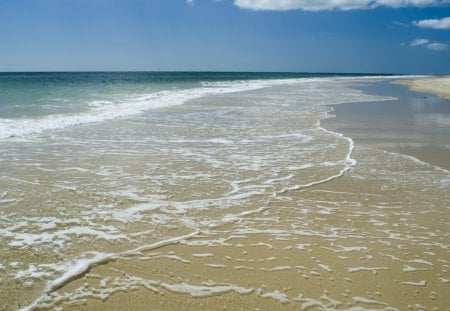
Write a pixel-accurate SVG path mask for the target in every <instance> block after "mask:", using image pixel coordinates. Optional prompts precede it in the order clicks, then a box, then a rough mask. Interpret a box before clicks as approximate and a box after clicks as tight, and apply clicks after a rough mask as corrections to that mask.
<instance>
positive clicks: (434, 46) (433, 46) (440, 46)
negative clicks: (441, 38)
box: [426, 42, 448, 51]
mask: <svg viewBox="0 0 450 311" xmlns="http://www.w3.org/2000/svg"><path fill="white" fill-rule="evenodd" d="M426 48H427V49H430V50H433V51H446V50H447V49H448V45H447V44H445V43H439V42H434V43H430V44H427V46H426Z"/></svg>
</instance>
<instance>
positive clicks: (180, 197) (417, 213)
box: [0, 77, 450, 310]
mask: <svg viewBox="0 0 450 311" xmlns="http://www.w3.org/2000/svg"><path fill="white" fill-rule="evenodd" d="M202 79H203V78H202ZM393 80H395V79H392V78H387V77H307V78H297V79H291V80H280V81H271V82H264V83H262V82H258V84H255V82H254V81H253V82H242V80H241V81H239V82H233V83H230V82H226V83H225V82H221V81H219V82H217V81H214V83H213V82H208V83H204V82H202V86H201V87H198V86H195V88H189V89H188V88H186V89H180V91H177V92H178V93H176V94H172V93H168V92H169V91H166V90H164V93H162V94H163V95H161V96H166V95H168V94H169V95H170V96H172V97H171V98H170V100H173V99H174V98H176V99H180V98H181V94H183V96H185V97H183V98H185V99H186V100H183V101H182V103H181V104H179V105H170V106H169V105H159V106H155V108H151V109H148V107H146V108H142V109H141V110H139V111H136V112H135V113H128V111H129V110H128V109H125V110H123V111H125V112H123V113H122V115H121V117H119V118H117V117H111V118H108V117H107V115H106V114H101V115H100V116H101V118H102V119H101V121H98V122H97V121H96V122H85V123H80V124H77V125H76V126H72V125H70V126H64V127H60V128H56V127H55V126H54V127H52V128H50V126H48V125H46V126H47V128H45V129H44V130H41V129H42V128H43V126H42V125H41V123H38V122H40V121H39V120H41V119H39V120H37V121H33V122H35V123H32V124H35V127H34V128H35V132H34V133H33V134H32V135H31V136H28V134H27V136H21V135H22V134H20V133H19V132H18V130H17V129H16V128H12V127H9V128H7V129H8V131H9V132H8V133H11V131H16V132H14V133H15V136H11V137H10V138H8V139H3V140H2V142H1V144H2V146H1V147H2V150H4V154H3V155H2V156H1V161H0V165H1V170H2V172H3V173H2V178H1V180H0V182H1V186H2V189H5V190H2V191H3V193H2V194H0V199H1V203H2V205H1V207H2V208H1V215H0V216H1V219H2V223H1V224H2V227H1V228H0V230H1V231H0V232H1V233H2V239H1V240H0V242H1V244H0V250H1V252H0V254H1V255H0V272H2V276H1V279H2V280H1V281H2V288H1V295H2V296H1V299H0V300H1V301H3V304H4V305H3V306H2V307H1V308H0V310H16V309H20V310H46V309H54V310H124V309H127V310H145V309H151V310H176V309H180V308H181V309H183V310H449V309H448V306H449V305H450V298H449V297H448V295H447V293H448V291H449V288H450V271H449V268H450V254H449V247H450V245H449V242H448V240H449V239H448V238H449V235H450V230H449V228H450V227H449V223H450V216H449V213H448V212H449V206H448V202H449V201H450V191H449V190H450V172H449V170H448V168H449V167H450V164H449V162H450V158H448V157H446V156H445V152H447V151H446V148H447V147H446V146H448V145H450V142H449V141H448V137H449V136H448V135H446V132H442V131H443V129H445V131H450V129H449V127H448V124H447V123H446V121H445V120H447V119H446V118H447V117H448V116H449V114H448V112H447V110H445V107H446V106H445V105H448V100H447V101H444V102H442V101H440V99H436V98H435V97H430V98H428V99H423V98H421V96H423V95H417V94H413V93H411V92H410V91H408V90H407V89H406V88H405V87H403V86H398V85H396V86H393V87H392V88H391V87H390V85H391V82H392V81H393ZM201 81H203V80H201ZM408 81H410V80H408ZM412 81H415V80H412ZM430 81H433V80H431V79H427V83H428V85H432V86H433V85H435V86H437V88H439V90H434V89H433V90H430V89H428V90H427V92H431V93H434V94H437V95H439V96H444V95H443V94H442V92H441V90H442V89H444V90H445V87H442V86H440V85H441V83H444V82H445V83H447V82H448V80H445V81H444V80H437V81H438V82H437V83H436V84H434V83H430ZM443 81H444V82H443ZM408 83H409V82H408ZM413 83H415V82H413ZM127 87H128V86H127ZM189 87H191V86H189ZM133 89H134V88H133ZM167 89H169V88H167ZM227 90H229V91H227ZM415 90H416V89H415ZM418 91H423V89H421V90H418ZM127 92H128V89H127ZM181 92H183V93H181ZM96 94H98V92H97V93H96ZM186 94H187V95H186ZM193 94H195V96H194V95H193ZM114 96H116V94H114ZM136 98H137V97H133V99H134V100H136ZM164 98H165V97H164ZM406 99H407V100H406ZM417 99H418V100H419V101H420V102H423V103H425V106H426V107H428V108H427V109H425V108H423V109H421V110H420V109H419V110H420V111H417V107H418V106H417V105H418V104H417ZM95 100H98V99H95ZM411 102H414V103H415V105H416V106H414V107H416V108H415V109H416V110H414V109H412V110H411V111H410V112H408V113H407V114H406V115H407V116H408V117H407V118H405V117H404V116H405V114H402V113H401V111H402V109H405V107H410V106H411V105H410V103H411ZM144 103H147V101H142V105H141V106H143V105H144ZM395 103H398V105H394V104H395ZM388 106H389V107H390V108H389V109H394V110H392V111H397V112H396V113H393V112H392V113H390V112H389V113H388V114H389V116H390V117H387V116H385V115H383V114H381V111H386V109H388V108H387V107H388ZM394 106H395V107H394ZM419 106H420V105H419ZM111 107H112V104H111ZM113 107H114V109H115V110H114V111H116V114H118V113H119V111H121V110H119V108H118V106H117V105H116V106H113ZM340 107H341V108H340ZM358 107H359V108H358ZM361 107H363V108H361ZM383 107H385V108H383ZM392 107H393V108H392ZM442 107H444V108H442ZM83 109H87V108H83ZM95 109H98V107H96V108H95ZM108 109H109V108H108ZM340 109H341V110H340ZM442 109H444V110H442ZM93 111H94V112H92V113H97V110H93ZM376 111H379V112H380V113H375V112H376ZM83 113H85V112H83ZM419 113H420V116H421V118H419V119H420V120H422V121H421V122H419V124H420V126H419V132H415V133H414V135H412V136H413V137H412V138H411V139H410V140H408V139H409V137H406V136H405V135H404V133H407V132H410V129H411V126H412V127H416V128H417V126H416V125H414V124H413V125H411V122H410V120H412V119H414V120H417V119H418V115H419ZM90 115H91V114H90ZM366 115H367V116H366ZM429 115H433V117H436V118H434V119H438V120H440V122H441V123H438V124H436V123H433V122H431V123H430V122H428V121H427V122H425V121H423V120H425V119H426V120H428V119H429V118H428V117H429ZM438 115H439V116H438ZM82 116H85V114H82ZM53 118H54V117H52V119H53ZM70 118H71V119H69V117H65V119H64V120H66V121H67V120H69V121H67V122H72V120H73V119H74V117H72V116H70ZM76 118H77V120H80V114H78V115H77V117H76ZM90 118H91V117H90ZM85 119H87V118H85ZM91 119H92V118H91ZM91 119H89V120H91ZM369 119H372V121H373V123H370V122H369V121H368V120H369ZM33 120H34V119H33ZM385 122H386V123H385ZM417 122H418V121H417ZM46 124H47V123H46ZM392 124H394V125H395V126H393V125H392ZM52 126H53V125H52ZM377 126H378V127H379V128H380V129H381V130H383V129H386V128H388V129H389V132H390V134H389V135H388V136H387V134H385V133H384V132H381V133H379V132H377V131H376V127H377ZM436 127H437V128H438V129H439V131H440V132H441V135H434V134H433V133H434V132H433V131H430V130H431V129H434V128H436ZM48 128H50V129H48ZM428 135H431V136H433V137H434V140H433V141H430V139H429V136H428ZM405 140H407V144H405ZM68 148H69V149H68ZM402 148H403V149H402ZM407 148H410V149H413V150H414V151H411V152H404V150H406V149H407ZM420 148H425V149H426V150H430V149H429V148H435V149H433V150H435V151H437V154H436V152H432V154H434V155H435V157H439V154H444V155H443V156H441V157H439V159H438V160H436V159H434V158H433V159H432V156H431V155H427V154H426V153H427V152H428V151H423V150H425V149H420ZM64 150H70V151H71V152H70V154H68V153H67V152H64ZM417 150H419V151H417ZM420 150H422V151H420ZM413 152H416V153H417V155H418V156H417V157H416V156H414V154H413Z"/></svg>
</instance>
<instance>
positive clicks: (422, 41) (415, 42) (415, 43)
mask: <svg viewBox="0 0 450 311" xmlns="http://www.w3.org/2000/svg"><path fill="white" fill-rule="evenodd" d="M429 42H430V40H428V39H416V40H413V41H412V42H411V43H410V44H409V45H410V46H421V45H425V44H428V43H429Z"/></svg>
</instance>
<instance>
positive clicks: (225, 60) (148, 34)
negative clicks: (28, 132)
mask: <svg viewBox="0 0 450 311" xmlns="http://www.w3.org/2000/svg"><path fill="white" fill-rule="evenodd" d="M104 70H105V71H110V70H118V71H122V70H130V71H134V70H144V71H147V70H149V71H153V70H163V71H178V70H180V71H190V70H193V71H289V72H345V73H399V74H450V0H314V1H312V0H0V71H104Z"/></svg>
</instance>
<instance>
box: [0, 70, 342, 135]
mask: <svg viewBox="0 0 450 311" xmlns="http://www.w3.org/2000/svg"><path fill="white" fill-rule="evenodd" d="M329 76H334V75H333V74H304V73H298V74H296V73H220V72H203V73H202V72H91V73H90V72H85V73H81V72H78V73H0V138H8V137H24V136H27V135H30V134H36V133H42V132H45V131H51V130H55V129H61V128H65V127H67V126H73V125H76V124H84V123H93V122H101V121H104V120H109V119H114V118H118V117H123V116H127V115H132V114H136V113H140V112H143V111H146V110H148V109H153V108H157V107H164V106H169V105H176V104H181V103H183V102H184V101H186V100H188V99H192V98H196V97H199V96H203V95H205V94H207V93H224V92H230V91H236V90H245V89H252V88H255V87H256V88H257V87H260V86H263V84H264V83H265V82H264V81H268V80H271V81H274V80H276V79H298V78H311V77H329Z"/></svg>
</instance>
